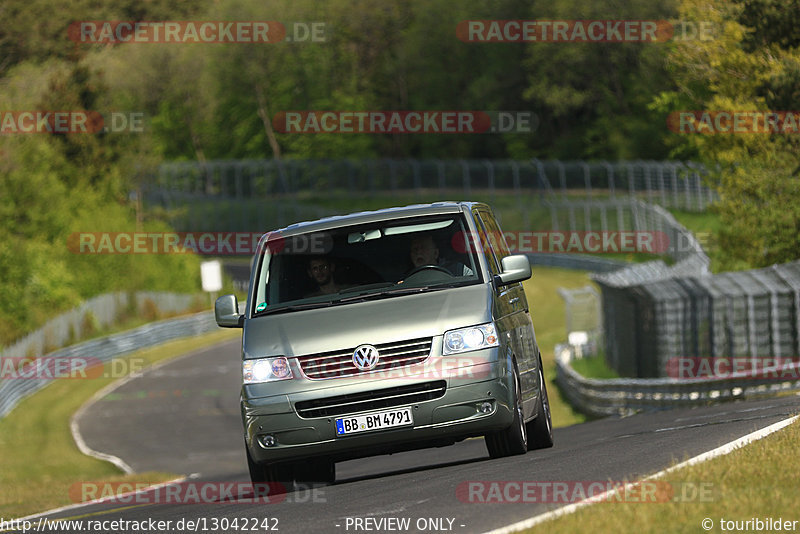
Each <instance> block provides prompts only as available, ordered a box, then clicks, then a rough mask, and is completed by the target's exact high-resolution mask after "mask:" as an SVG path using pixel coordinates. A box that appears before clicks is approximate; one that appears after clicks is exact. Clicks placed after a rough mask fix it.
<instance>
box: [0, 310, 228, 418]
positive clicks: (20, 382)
mask: <svg viewBox="0 0 800 534" xmlns="http://www.w3.org/2000/svg"><path fill="white" fill-rule="evenodd" d="M218 328H219V327H218V326H217V323H216V321H215V319H214V314H213V312H208V311H204V312H200V313H197V314H194V315H191V316H189V317H183V318H179V319H166V320H164V321H159V322H156V323H150V324H146V325H144V326H140V327H139V328H136V329H133V330H129V331H127V332H123V333H120V334H114V335H111V336H107V337H103V338H99V339H93V340H91V341H86V342H83V343H78V344H77V345H72V346H70V347H66V348H63V349H59V350H57V351H55V352H51V353H50V354H47V357H49V358H79V357H83V358H92V359H93V360H100V361H102V362H106V361H109V360H111V359H113V358H115V357H117V356H122V355H124V354H128V353H130V352H134V351H136V350H139V349H142V348H147V347H152V346H154V345H158V344H160V343H164V342H166V341H170V340H173V339H178V338H181V337H188V336H197V335H200V334H204V333H207V332H211V331H214V330H217V329H218ZM53 380H58V379H46V378H32V379H6V380H3V379H0V418H2V417H5V416H6V415H7V414H8V413H9V412H10V411H11V410H12V409H14V407H15V406H16V405H17V404H18V403H19V402H20V401H21V400H22V399H24V398H25V397H27V396H28V395H31V394H33V393H35V392H37V391H39V390H40V389H42V388H43V387H45V386H46V385H48V384H50V383H51V382H53Z"/></svg>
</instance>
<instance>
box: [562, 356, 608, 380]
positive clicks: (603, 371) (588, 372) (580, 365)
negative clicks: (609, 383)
mask: <svg viewBox="0 0 800 534" xmlns="http://www.w3.org/2000/svg"><path fill="white" fill-rule="evenodd" d="M571 365H572V368H573V369H575V371H577V372H578V374H580V375H581V376H584V377H586V378H600V379H606V378H620V376H619V374H617V372H616V371H615V370H614V369H612V368H611V367H609V366H608V364H607V363H606V360H605V358H604V357H603V355H602V354H598V355H596V356H588V357H586V358H578V359H575V360H572V363H571Z"/></svg>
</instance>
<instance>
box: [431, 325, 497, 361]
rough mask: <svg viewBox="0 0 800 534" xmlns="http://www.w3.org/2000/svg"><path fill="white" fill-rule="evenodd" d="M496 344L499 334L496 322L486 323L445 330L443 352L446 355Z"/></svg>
mask: <svg viewBox="0 0 800 534" xmlns="http://www.w3.org/2000/svg"><path fill="white" fill-rule="evenodd" d="M496 346H497V334H496V332H495V329H494V323H486V324H480V325H478V326H470V327H469V328H459V329H458V330H450V331H449V332H445V333H444V347H443V349H442V354H443V355H445V356H446V355H448V354H456V353H459V352H468V351H471V350H478V349H485V348H487V347H496Z"/></svg>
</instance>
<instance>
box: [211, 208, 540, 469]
mask: <svg viewBox="0 0 800 534" xmlns="http://www.w3.org/2000/svg"><path fill="white" fill-rule="evenodd" d="M530 276H531V267H530V263H529V262H528V259H527V258H526V257H525V256H521V255H510V253H509V251H508V248H507V246H506V243H505V240H504V239H503V238H502V232H501V231H500V228H499V226H498V224H497V221H496V220H495V217H494V216H493V214H492V212H491V209H490V208H489V206H487V205H485V204H481V203H473V202H439V203H434V204H426V205H415V206H407V207H402V208H391V209H383V210H379V211H371V212H363V213H354V214H351V215H345V216H336V217H329V218H325V219H321V220H318V221H313V222H304V223H298V224H293V225H291V226H288V227H286V228H283V229H281V230H278V231H275V232H271V233H268V234H265V235H264V236H263V237H262V238H261V240H260V242H259V247H258V252H257V254H256V256H255V258H254V261H253V268H252V273H251V275H250V291H249V294H248V297H247V305H246V308H245V311H244V314H240V313H239V307H238V303H237V300H236V297H235V296H234V295H226V296H223V297H220V298H219V299H217V301H216V304H215V315H216V320H217V323H218V324H219V325H220V326H222V327H235V328H242V392H241V408H242V422H243V424H244V439H245V448H246V452H247V460H248V464H249V469H250V475H251V478H252V481H253V482H254V483H270V482H280V483H282V484H288V485H291V484H292V483H298V484H306V483H312V482H323V483H330V482H333V481H334V479H335V463H336V462H338V461H343V460H349V459H354V458H359V457H365V456H372V455H378V454H386V453H393V452H398V451H407V450H413V449H419V448H426V447H433V446H442V445H449V444H453V443H455V442H457V441H460V440H463V439H465V438H468V437H475V436H482V437H484V438H485V442H486V447H487V450H488V452H489V455H490V456H491V457H493V458H498V457H503V456H509V455H513V454H524V453H525V452H526V451H527V450H531V449H535V448H544V447H550V446H552V444H553V438H552V429H551V422H550V408H549V404H548V400H547V390H546V388H545V382H544V378H543V372H542V359H541V355H540V353H539V347H538V345H537V343H536V337H535V334H534V329H533V325H532V323H531V317H530V313H529V309H528V303H527V301H526V299H525V294H524V292H523V289H522V284H521V282H522V281H523V280H526V279H528V278H530Z"/></svg>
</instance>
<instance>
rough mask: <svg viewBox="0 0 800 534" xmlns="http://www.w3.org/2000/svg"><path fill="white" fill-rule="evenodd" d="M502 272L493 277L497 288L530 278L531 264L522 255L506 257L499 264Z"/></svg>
mask: <svg viewBox="0 0 800 534" xmlns="http://www.w3.org/2000/svg"><path fill="white" fill-rule="evenodd" d="M500 266H501V267H502V269H503V272H501V273H500V274H498V275H497V276H495V283H496V284H497V286H498V287H499V286H507V285H509V284H514V283H516V282H522V281H523V280H527V279H528V278H530V277H531V262H530V261H528V257H527V256H525V255H523V254H515V255H513V256H506V257H505V258H503V259H502V261H501V262H500Z"/></svg>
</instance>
